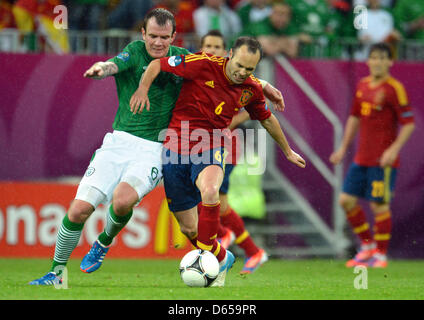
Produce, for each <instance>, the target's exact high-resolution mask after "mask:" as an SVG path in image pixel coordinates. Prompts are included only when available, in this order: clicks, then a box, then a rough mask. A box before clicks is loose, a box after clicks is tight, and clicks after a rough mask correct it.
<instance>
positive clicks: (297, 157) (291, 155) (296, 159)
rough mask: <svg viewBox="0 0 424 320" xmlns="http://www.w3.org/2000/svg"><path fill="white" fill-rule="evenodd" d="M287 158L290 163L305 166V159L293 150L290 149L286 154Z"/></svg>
mask: <svg viewBox="0 0 424 320" xmlns="http://www.w3.org/2000/svg"><path fill="white" fill-rule="evenodd" d="M287 160H289V161H290V162H291V163H294V164H295V165H297V166H298V167H300V168H305V167H306V161H305V160H304V159H303V158H302V157H301V156H300V155H298V154H297V153H296V152H294V151H293V150H291V152H290V153H289V154H288V155H287Z"/></svg>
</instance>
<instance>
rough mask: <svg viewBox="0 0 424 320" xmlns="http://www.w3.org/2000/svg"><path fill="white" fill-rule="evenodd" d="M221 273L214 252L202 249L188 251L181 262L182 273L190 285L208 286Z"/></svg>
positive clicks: (186, 282) (182, 277) (184, 279)
mask: <svg viewBox="0 0 424 320" xmlns="http://www.w3.org/2000/svg"><path fill="white" fill-rule="evenodd" d="M218 273H219V262H218V260H217V259H216V257H215V256H214V255H213V253H211V252H209V251H205V250H201V249H196V250H192V251H190V252H188V253H187V254H186V255H185V256H184V257H183V258H182V259H181V262H180V275H181V279H183V281H184V283H185V284H186V285H188V286H189V287H208V286H210V285H211V283H212V282H213V281H214V280H215V279H216V277H217V276H218Z"/></svg>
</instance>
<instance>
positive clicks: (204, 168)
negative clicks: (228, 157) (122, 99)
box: [191, 148, 224, 203]
mask: <svg viewBox="0 0 424 320" xmlns="http://www.w3.org/2000/svg"><path fill="white" fill-rule="evenodd" d="M223 154H224V148H215V149H211V150H207V151H205V152H203V153H202V159H203V162H202V163H198V164H193V165H192V167H191V179H192V181H193V183H194V184H195V185H196V187H197V188H198V189H199V190H200V193H201V195H202V201H203V202H205V203H214V202H216V201H218V200H219V189H220V187H221V184H222V181H223V179H224V171H223V170H224V155H223Z"/></svg>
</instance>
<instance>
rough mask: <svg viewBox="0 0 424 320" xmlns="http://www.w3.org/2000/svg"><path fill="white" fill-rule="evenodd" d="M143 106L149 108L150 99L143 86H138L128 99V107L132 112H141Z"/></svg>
mask: <svg viewBox="0 0 424 320" xmlns="http://www.w3.org/2000/svg"><path fill="white" fill-rule="evenodd" d="M144 106H146V109H147V110H150V101H149V97H148V96H147V90H146V89H145V88H143V87H139V88H138V89H137V90H136V92H134V94H133V95H132V97H131V99H130V109H131V112H132V113H133V114H136V113H137V112H138V113H142V112H143V109H144Z"/></svg>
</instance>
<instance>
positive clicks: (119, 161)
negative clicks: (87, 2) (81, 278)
mask: <svg viewBox="0 0 424 320" xmlns="http://www.w3.org/2000/svg"><path fill="white" fill-rule="evenodd" d="M175 27H176V25H175V18H174V16H173V15H172V13H170V12H169V11H167V10H165V9H155V10H152V11H150V12H149V13H148V14H147V15H146V17H145V19H144V24H143V28H142V30H141V31H142V37H143V40H144V41H141V40H140V41H133V42H131V43H130V44H129V45H128V46H127V47H126V48H124V50H123V51H122V52H121V53H120V54H119V55H117V56H116V57H114V58H112V59H109V60H108V61H106V62H97V63H95V64H94V65H93V66H91V67H90V68H89V69H88V70H87V71H86V72H85V73H84V77H87V78H92V79H104V78H106V77H108V76H114V77H115V81H116V87H117V92H118V99H119V107H118V110H117V113H116V116H115V120H114V122H113V129H114V131H113V132H112V133H107V134H106V135H105V137H104V140H103V144H102V146H101V148H100V149H98V150H97V151H96V152H95V154H94V156H93V158H92V160H91V162H90V164H89V166H88V169H87V171H86V173H85V175H84V177H83V178H82V180H81V182H80V184H79V187H78V190H77V194H76V197H75V200H74V201H73V202H72V204H71V206H70V208H69V210H68V213H67V215H66V216H65V217H64V219H63V221H62V225H61V226H60V228H59V232H58V235H57V240H56V246H55V253H54V258H53V263H52V266H51V269H50V271H49V272H48V273H47V274H46V275H45V276H43V277H41V278H40V279H36V280H34V281H32V282H30V284H34V285H52V284H57V283H60V282H61V272H62V270H63V268H64V266H65V265H66V264H67V262H68V260H69V257H70V255H71V253H72V251H73V250H74V249H75V247H76V246H77V244H78V242H79V239H80V236H81V233H82V229H83V226H84V223H85V221H86V220H87V219H88V218H89V216H90V215H91V214H92V213H93V212H94V210H95V209H96V208H97V206H98V205H99V204H101V203H109V202H111V205H110V207H109V213H108V216H107V221H106V227H105V229H104V231H103V233H101V234H100V235H99V237H98V239H97V240H96V241H95V242H94V244H93V246H92V247H91V249H90V251H89V252H88V253H87V255H86V256H85V257H84V259H83V261H82V262H81V266H80V268H81V270H82V271H84V272H86V273H90V272H93V271H95V270H97V269H98V268H99V267H100V266H101V264H102V262H103V259H104V257H105V255H106V253H107V252H108V250H109V246H110V245H111V243H112V240H113V238H114V237H115V236H116V235H117V234H118V233H119V232H120V231H121V230H122V229H123V228H124V227H125V225H126V224H127V223H128V221H129V220H130V218H131V216H132V210H133V207H134V206H135V205H137V204H138V203H139V202H140V201H141V200H142V199H143V197H144V196H145V195H146V194H148V193H149V192H150V191H151V190H152V189H153V188H154V187H155V186H156V185H157V184H158V183H159V181H160V180H161V177H162V163H161V155H162V141H161V140H160V136H159V134H160V132H161V131H162V130H163V129H166V128H167V127H168V124H169V121H170V119H171V115H172V109H173V108H174V106H175V102H176V100H177V98H178V94H179V92H180V88H181V85H182V80H181V79H180V78H179V77H177V76H175V75H172V74H169V73H161V74H160V75H159V76H158V78H157V79H156V80H155V82H154V83H153V84H152V87H151V90H150V92H149V98H150V101H151V106H150V108H149V110H145V111H144V112H143V113H141V114H133V113H132V112H131V110H130V107H129V101H130V98H131V96H132V94H133V93H134V92H135V91H136V89H137V88H138V85H139V82H140V79H141V76H142V74H143V73H144V71H145V69H146V67H147V65H148V64H149V63H150V62H151V61H152V60H154V59H156V58H161V57H165V56H173V55H179V54H188V53H190V52H189V51H188V50H187V49H184V48H179V47H175V46H172V45H171V43H172V42H173V40H174V39H175V36H176V33H175ZM264 87H266V88H267V89H266V90H264V91H265V93H266V96H267V97H268V98H269V99H270V100H271V101H272V102H273V103H274V104H275V105H276V106H277V107H280V108H281V106H282V105H283V102H282V96H281V93H280V92H279V91H278V90H276V89H275V88H273V87H272V86H271V85H268V84H264ZM180 224H181V222H180Z"/></svg>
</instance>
